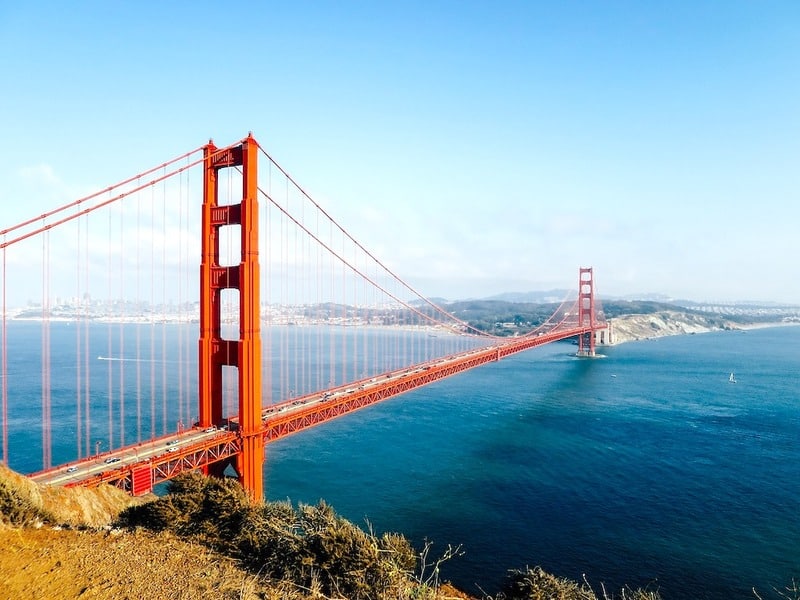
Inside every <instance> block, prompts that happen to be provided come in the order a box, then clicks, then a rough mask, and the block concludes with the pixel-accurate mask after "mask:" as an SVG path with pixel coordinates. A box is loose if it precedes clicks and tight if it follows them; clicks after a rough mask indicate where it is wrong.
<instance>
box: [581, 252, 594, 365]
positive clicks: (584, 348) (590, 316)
mask: <svg viewBox="0 0 800 600" xmlns="http://www.w3.org/2000/svg"><path fill="white" fill-rule="evenodd" d="M578 326H579V327H588V328H589V329H590V330H589V331H588V332H586V333H582V334H580V335H579V336H578V356H594V355H595V352H594V344H595V339H594V337H595V335H594V326H595V314H594V280H593V279H592V267H581V269H580V275H579V276H578Z"/></svg>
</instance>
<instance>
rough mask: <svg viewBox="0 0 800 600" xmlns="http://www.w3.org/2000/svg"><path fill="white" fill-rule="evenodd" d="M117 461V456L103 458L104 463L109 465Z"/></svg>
mask: <svg viewBox="0 0 800 600" xmlns="http://www.w3.org/2000/svg"><path fill="white" fill-rule="evenodd" d="M119 461H120V459H119V458H117V457H116V456H111V457H109V458H107V459H106V460H105V463H106V464H108V465H110V464H112V463H118V462H119Z"/></svg>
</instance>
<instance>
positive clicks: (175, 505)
mask: <svg viewBox="0 0 800 600" xmlns="http://www.w3.org/2000/svg"><path fill="white" fill-rule="evenodd" d="M169 492H170V493H169V494H168V495H166V496H164V497H161V498H151V499H149V500H148V501H146V502H141V501H137V500H134V499H131V498H130V497H128V496H126V495H125V494H122V493H120V492H119V490H116V489H113V488H107V489H104V488H99V489H97V490H82V489H79V490H73V489H63V488H52V489H51V488H42V487H41V486H37V485H36V484H34V483H33V482H31V481H30V480H28V479H26V478H24V477H22V476H20V475H17V474H15V473H12V472H11V471H9V470H8V469H6V468H4V467H2V465H0V565H1V566H0V597H2V598H21V597H31V598H33V597H46V598H83V597H91V598H96V599H106V598H107V599H111V598H114V599H117V598H131V599H132V598H145V597H146V598H151V599H157V598H181V599H184V600H193V599H195V598H196V599H200V598H214V599H217V598H220V599H230V600H255V599H269V600H272V599H274V600H277V599H279V598H280V599H282V600H284V599H285V600H295V599H296V600H307V599H311V598H314V599H333V598H336V599H349V600H367V599H370V600H371V599H374V600H388V599H394V600H406V599H408V600H411V599H418V600H426V599H430V600H443V599H455V598H460V599H469V598H471V596H468V595H467V594H464V593H463V592H460V591H458V590H456V589H454V588H453V587H452V586H450V585H448V584H446V583H443V582H442V581H441V580H440V577H439V567H440V566H441V564H442V562H443V561H446V560H450V559H454V560H457V556H458V554H459V549H454V548H448V549H447V550H446V551H445V552H444V554H443V555H442V556H439V557H437V558H432V557H431V546H430V545H427V546H426V547H424V548H422V549H421V550H415V549H413V548H412V546H411V544H410V543H409V542H408V541H407V540H406V539H405V538H404V537H403V536H401V535H398V534H395V533H384V534H382V535H376V534H375V533H374V532H373V531H371V530H367V531H364V530H362V529H360V528H358V527H356V526H355V525H353V524H352V523H350V522H349V521H347V520H345V519H343V518H342V517H340V516H338V515H337V514H336V513H335V512H334V510H333V509H332V508H331V507H330V506H328V505H327V504H325V503H324V502H320V503H319V504H317V505H315V506H309V505H300V506H298V507H294V506H292V505H291V504H290V503H288V502H270V503H265V504H258V505H255V504H253V503H251V502H250V501H249V499H248V497H247V495H246V494H245V492H244V491H243V490H242V488H241V486H239V484H238V483H237V482H236V481H233V480H219V479H213V478H206V477H203V476H201V475H199V474H196V473H187V474H184V475H182V476H180V477H178V478H177V479H175V480H174V481H173V482H172V483H171V484H170V490H169ZM104 519H105V520H106V521H107V523H106V525H105V526H104V527H98V526H97V523H98V522H101V521H103V520H104ZM776 593H777V594H778V597H780V598H784V599H788V600H800V593H798V590H797V587H796V586H794V587H793V588H791V587H790V588H787V589H786V590H785V591H780V592H776ZM614 597H615V596H614V594H611V593H609V592H607V591H606V590H605V589H604V588H603V587H602V586H600V590H599V593H598V592H596V591H595V590H593V589H592V587H591V586H590V585H589V583H588V582H586V581H583V582H580V583H579V582H574V581H570V580H567V579H563V578H559V577H556V576H554V575H552V574H550V573H547V572H545V571H544V570H542V569H541V568H539V567H533V568H530V567H527V568H525V569H522V570H514V571H510V572H509V574H508V577H507V579H506V581H505V583H504V585H503V587H502V589H501V590H499V591H497V592H496V593H494V594H492V595H489V594H488V593H483V594H482V598H483V599H484V600H611V599H612V598H614ZM616 597H619V598H623V599H629V600H659V599H660V596H659V594H658V592H657V591H651V590H640V589H637V590H633V589H628V588H626V589H624V590H621V591H620V592H619V594H618V595H617V596H616ZM698 597H702V594H701V593H699V594H698ZM756 598H761V599H763V598H765V597H764V596H760V595H757V594H756Z"/></svg>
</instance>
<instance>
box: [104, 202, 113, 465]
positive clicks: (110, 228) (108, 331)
mask: <svg viewBox="0 0 800 600" xmlns="http://www.w3.org/2000/svg"><path fill="white" fill-rule="evenodd" d="M112 231H113V226H112V222H111V211H110V210H109V211H108V250H107V252H108V256H107V259H108V273H107V277H108V297H107V299H106V310H107V311H111V310H112V309H113V307H114V302H113V297H114V296H113V294H114V290H113V288H112V285H113V284H112V276H111V274H112V272H113V268H112V266H111V247H112V235H113V234H112ZM111 323H112V322H111V321H109V322H108V326H107V328H106V337H107V347H108V357H109V358H112V357H113V356H114V350H113V347H112V339H111V328H112V324H111ZM113 371H114V363H113V362H109V363H108V378H107V379H108V447H107V448H106V449H107V450H111V448H113V447H114V420H113V419H114V390H113V389H112V385H113Z"/></svg>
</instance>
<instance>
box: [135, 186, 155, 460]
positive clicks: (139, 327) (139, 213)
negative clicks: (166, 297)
mask: <svg viewBox="0 0 800 600" xmlns="http://www.w3.org/2000/svg"><path fill="white" fill-rule="evenodd" d="M141 240H142V196H141V194H136V312H137V318H136V443H137V444H140V443H141V442H142V317H143V316H144V311H143V310H142V242H141ZM151 245H152V243H151Z"/></svg>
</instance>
